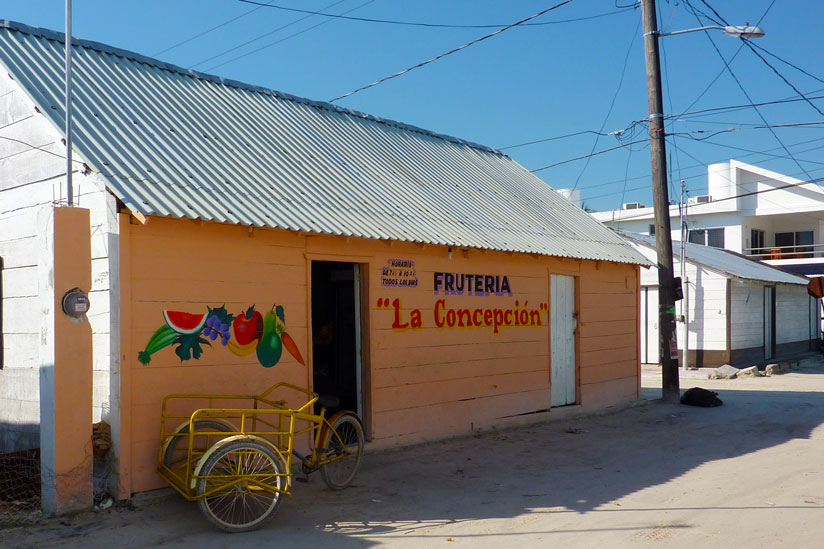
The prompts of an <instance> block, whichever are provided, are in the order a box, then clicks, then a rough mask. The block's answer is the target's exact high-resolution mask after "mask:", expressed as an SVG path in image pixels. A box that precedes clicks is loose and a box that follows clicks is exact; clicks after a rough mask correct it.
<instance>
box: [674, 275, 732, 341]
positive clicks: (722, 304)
mask: <svg viewBox="0 0 824 549" xmlns="http://www.w3.org/2000/svg"><path fill="white" fill-rule="evenodd" d="M679 269H680V266H678V267H676V273H680V270H679ZM687 275H688V277H689V281H690V282H689V314H690V319H689V320H690V322H689V335H690V345H689V346H690V349H703V350H707V351H711V350H712V351H723V350H725V349H726V348H727V279H726V278H725V277H724V276H722V275H720V274H717V273H714V272H712V271H709V270H707V269H705V268H703V267H700V266H696V265H693V264H691V263H688V264H687ZM679 348H683V346H682V345H681V342H679Z"/></svg>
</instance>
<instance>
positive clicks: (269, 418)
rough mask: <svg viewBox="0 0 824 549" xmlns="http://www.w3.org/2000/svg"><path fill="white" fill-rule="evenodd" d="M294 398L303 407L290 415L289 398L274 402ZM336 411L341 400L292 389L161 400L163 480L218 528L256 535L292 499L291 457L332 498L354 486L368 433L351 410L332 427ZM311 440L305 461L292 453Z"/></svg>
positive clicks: (286, 386) (338, 415)
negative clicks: (315, 475)
mask: <svg viewBox="0 0 824 549" xmlns="http://www.w3.org/2000/svg"><path fill="white" fill-rule="evenodd" d="M289 392H291V393H292V394H293V396H294V394H295V392H297V393H298V394H300V397H301V399H300V400H301V401H304V400H305V401H306V402H305V404H303V405H302V406H300V407H299V408H289V407H287V405H286V402H287V399H286V398H283V399H278V400H276V399H277V398H278V397H280V396H281V394H288V393H289ZM287 396H288V395H287ZM338 405H339V399H338V398H337V397H330V396H319V395H318V394H316V393H313V392H312V391H310V390H308V389H304V388H302V387H297V386H295V385H291V384H289V383H276V384H275V385H273V386H272V387H270V388H269V389H268V390H267V391H265V392H263V393H262V394H260V395H206V394H176V395H169V396H167V397H166V398H165V399H163V408H162V415H161V433H160V435H161V436H160V440H161V444H160V451H159V452H158V464H157V470H158V473H160V476H161V477H163V479H165V480H166V481H167V482H168V483H169V484H170V485H171V486H172V488H174V489H175V490H177V491H178V492H179V493H180V494H181V495H182V496H183V497H185V498H186V499H187V500H189V501H197V502H198V505H199V507H200V510H201V511H202V512H203V514H204V515H206V518H208V519H209V521H211V522H212V523H213V524H214V525H215V526H217V527H218V528H220V529H222V530H225V531H227V532H244V531H247V530H252V529H254V528H257V527H259V526H260V525H261V524H262V523H263V522H264V521H265V520H266V519H268V518H269V517H271V516H272V515H273V514H274V513H275V511H276V510H277V508H278V506H279V505H280V501H281V499H282V496H284V495H287V496H288V495H291V493H290V491H289V490H290V488H291V485H292V474H291V472H292V457H293V456H295V457H297V458H298V459H299V460H300V463H301V469H302V471H303V473H304V474H307V475H308V474H309V473H312V472H314V471H317V470H320V472H321V476H322V477H323V480H324V482H325V483H326V485H327V486H328V487H329V488H331V489H333V490H341V489H343V488H345V487H346V486H348V485H349V484H350V483H351V482H352V479H354V478H355V474H356V473H357V471H358V467H359V466H360V462H361V459H362V457H363V428H362V427H361V420H360V418H359V417H358V415H357V414H356V413H354V412H351V411H348V410H343V411H340V412H337V413H335V414H334V415H333V416H332V417H330V418H328V419H327V418H326V410H327V409H330V408H336V407H337V406H338ZM316 409H319V411H318V412H317V413H315V410H316ZM191 410H194V411H193V412H192V411H191ZM306 433H310V434H311V449H310V451H309V454H308V455H306V456H304V455H301V454H300V453H298V452H297V451H296V450H295V438H296V437H299V436H300V435H304V434H306Z"/></svg>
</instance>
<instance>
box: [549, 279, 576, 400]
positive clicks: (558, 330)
mask: <svg viewBox="0 0 824 549" xmlns="http://www.w3.org/2000/svg"><path fill="white" fill-rule="evenodd" d="M550 303H551V305H550V326H551V327H550V335H551V340H550V341H551V348H552V352H551V356H550V361H551V363H552V366H551V377H550V387H551V395H550V403H551V404H550V405H551V406H565V405H567V404H575V386H576V380H575V331H576V328H577V327H578V321H577V319H576V318H575V278H574V277H571V276H566V275H552V277H551V279H550Z"/></svg>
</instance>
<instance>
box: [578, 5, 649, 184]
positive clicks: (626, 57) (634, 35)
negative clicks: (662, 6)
mask: <svg viewBox="0 0 824 549" xmlns="http://www.w3.org/2000/svg"><path fill="white" fill-rule="evenodd" d="M640 27H641V19H640V18H639V19H638V24H637V25H636V26H635V30H633V31H632V38H631V39H630V41H629V47H628V48H627V53H626V55H624V67H623V68H622V69H621V77H620V78H619V79H618V86H616V88H615V93H614V94H612V101H610V103H609V109H607V114H606V116H604V121H603V122H601V128H600V129H599V130H598V131H597V132H596V134H595V142H594V143H593V144H592V149H590V151H589V153H590V155H592V153H594V152H595V147H597V146H598V141H599V140H600V139H601V135H600V134H601V133H602V132H603V131H604V128H605V127H606V125H607V121H608V120H609V115H611V114H612V109H613V108H614V107H615V101H616V100H617V99H618V94H619V93H620V92H621V86H623V84H624V76H626V74H627V62H628V61H629V54H630V53H631V52H632V46H633V45H635V39H636V38H637V37H638V29H639V28H640ZM591 159H592V156H588V157H587V159H586V160H587V161H586V163H584V167H583V168H581V172H580V173H579V174H578V177H577V178H575V184H574V185H573V186H572V190H575V189H577V188H578V183H579V182H580V181H581V178H582V177H583V176H584V172H586V171H587V167H589V161H590V160H591Z"/></svg>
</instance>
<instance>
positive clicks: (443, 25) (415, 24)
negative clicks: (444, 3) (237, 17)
mask: <svg viewBox="0 0 824 549" xmlns="http://www.w3.org/2000/svg"><path fill="white" fill-rule="evenodd" d="M238 2H243V3H244V4H252V5H255V6H258V9H259V8H274V9H278V10H283V11H291V12H296V13H306V14H309V15H320V16H322V17H330V18H334V19H345V20H348V21H357V22H360V23H382V24H386V25H402V26H409V27H428V28H440V29H496V28H498V27H502V26H504V25H502V24H498V25H494V24H491V25H456V24H449V23H422V22H415V21H398V20H394V19H374V18H369V17H347V16H345V15H335V14H331V13H323V12H322V11H312V10H303V9H298V8H287V7H286V6H279V5H276V4H273V3H272V2H267V3H263V2H257V1H254V0H238ZM634 9H635V7H625V8H623V9H618V11H610V12H606V13H600V14H596V15H588V16H584V17H576V18H573V19H562V20H558V21H544V22H540V23H524V25H523V26H525V27H542V26H546V25H559V24H562V23H575V22H577V21H587V20H590V19H599V18H601V17H609V16H611V15H617V14H620V13H624V12H627V11H633V10H634Z"/></svg>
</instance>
